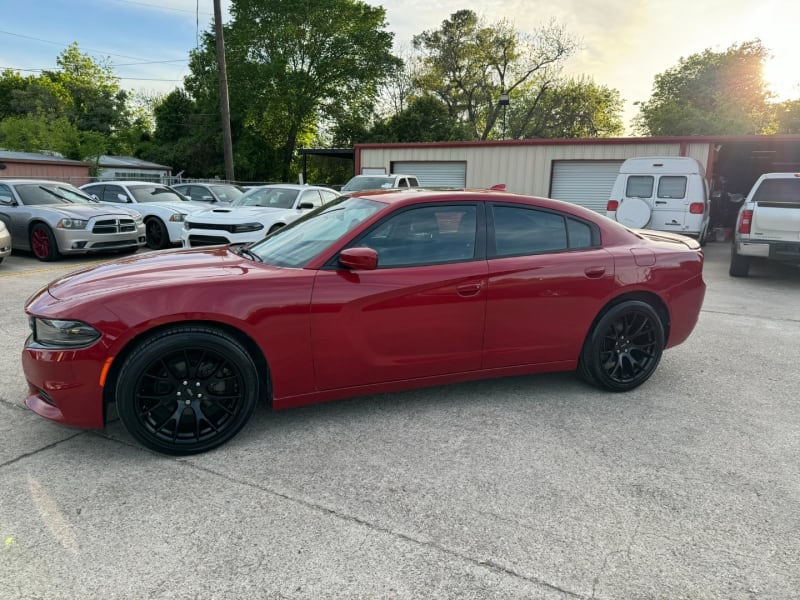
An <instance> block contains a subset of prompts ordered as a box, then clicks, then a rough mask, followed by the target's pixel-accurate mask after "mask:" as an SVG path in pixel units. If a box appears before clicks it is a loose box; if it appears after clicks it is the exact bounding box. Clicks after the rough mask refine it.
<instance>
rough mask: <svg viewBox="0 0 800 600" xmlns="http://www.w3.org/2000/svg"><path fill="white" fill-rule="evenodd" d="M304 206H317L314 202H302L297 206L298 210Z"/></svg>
mask: <svg viewBox="0 0 800 600" xmlns="http://www.w3.org/2000/svg"><path fill="white" fill-rule="evenodd" d="M304 208H316V206H314V204H313V202H301V203H300V205H299V206H298V207H297V209H298V210H302V209H304Z"/></svg>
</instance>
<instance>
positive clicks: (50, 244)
mask: <svg viewBox="0 0 800 600" xmlns="http://www.w3.org/2000/svg"><path fill="white" fill-rule="evenodd" d="M30 241H31V250H32V251H33V255H34V256H35V257H36V258H38V259H39V260H41V261H44V262H50V261H53V260H57V259H58V257H59V252H58V244H57V243H56V236H54V235H53V232H52V231H51V230H50V228H49V227H48V226H47V225H44V224H43V223H37V224H36V225H34V226H33V227H32V228H31V240H30Z"/></svg>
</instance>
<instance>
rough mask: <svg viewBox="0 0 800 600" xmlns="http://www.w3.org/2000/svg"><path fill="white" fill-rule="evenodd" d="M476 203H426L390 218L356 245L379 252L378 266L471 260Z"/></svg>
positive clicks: (475, 227)
mask: <svg viewBox="0 0 800 600" xmlns="http://www.w3.org/2000/svg"><path fill="white" fill-rule="evenodd" d="M476 215H477V209H476V207H475V206H454V205H447V206H426V207H421V208H414V209H411V210H406V211H403V212H401V213H399V214H396V215H394V216H391V217H389V218H388V219H387V220H386V221H384V222H383V223H381V224H380V225H378V227H377V228H375V229H373V230H372V231H370V232H369V233H367V235H366V236H365V237H363V238H361V239H360V240H358V241H357V243H356V244H355V245H356V246H361V247H367V248H372V249H374V250H375V251H376V252H377V253H378V268H385V267H400V266H404V267H406V266H414V265H431V264H440V263H448V262H458V261H466V260H472V259H473V258H474V256H475V237H476V232H477V218H476Z"/></svg>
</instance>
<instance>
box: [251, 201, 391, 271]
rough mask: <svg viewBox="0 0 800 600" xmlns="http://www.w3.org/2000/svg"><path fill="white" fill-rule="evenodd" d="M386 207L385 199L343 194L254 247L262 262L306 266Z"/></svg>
mask: <svg viewBox="0 0 800 600" xmlns="http://www.w3.org/2000/svg"><path fill="white" fill-rule="evenodd" d="M384 208H386V204H384V203H383V202H377V201H375V200H368V199H366V198H348V197H347V196H341V197H339V198H337V199H336V200H334V201H332V202H330V203H328V204H326V205H325V206H324V207H322V208H318V209H317V210H315V211H312V212H310V213H308V215H306V216H305V217H303V218H301V219H299V220H297V221H295V222H293V223H291V224H289V225H287V226H286V227H284V228H283V229H280V230H278V232H277V233H275V234H273V235H271V236H269V237H267V238H265V239H264V240H262V241H260V242H257V243H256V244H254V245H253V246H251V247H250V250H251V251H252V252H253V253H254V254H256V255H257V256H258V257H259V258H260V259H261V261H262V262H264V263H266V264H268V265H273V266H276V267H302V266H304V265H305V264H306V263H307V262H308V261H309V260H311V259H312V258H314V257H315V256H316V255H317V254H319V253H320V252H322V251H323V250H325V249H326V248H328V247H329V246H330V245H331V244H333V243H334V242H335V241H336V240H338V239H339V238H341V237H342V236H343V235H345V234H347V233H348V232H349V231H352V230H353V229H354V228H355V227H356V226H357V225H358V224H359V223H360V222H361V221H363V220H364V219H367V218H369V217H371V216H372V215H374V214H375V213H376V212H378V211H380V210H382V209H384Z"/></svg>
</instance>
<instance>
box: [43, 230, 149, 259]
mask: <svg viewBox="0 0 800 600" xmlns="http://www.w3.org/2000/svg"><path fill="white" fill-rule="evenodd" d="M54 233H55V236H56V243H57V244H58V251H59V252H60V253H61V254H87V253H89V252H105V251H108V250H127V249H130V248H139V247H141V246H144V244H145V241H146V238H145V231H144V227H143V226H142V227H139V228H137V230H136V231H132V232H129V233H114V234H109V235H102V234H96V233H92V232H90V231H86V230H85V229H75V230H72V229H54Z"/></svg>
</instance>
